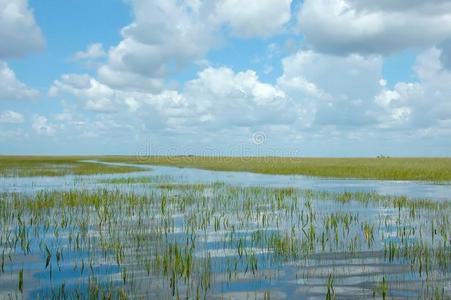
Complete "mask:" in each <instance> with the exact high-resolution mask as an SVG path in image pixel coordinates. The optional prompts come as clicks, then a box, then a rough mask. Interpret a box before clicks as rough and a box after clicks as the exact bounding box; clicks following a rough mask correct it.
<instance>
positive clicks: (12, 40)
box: [0, 0, 45, 59]
mask: <svg viewBox="0 0 451 300" xmlns="http://www.w3.org/2000/svg"><path fill="white" fill-rule="evenodd" d="M0 41H1V43H0V59H5V58H12V57H21V56H23V55H25V54H27V53H29V52H34V51H38V50H42V49H43V48H44V46H45V40H44V37H43V35H42V33H41V30H40V29H39V27H38V26H37V25H36V22H35V20H34V16H33V11H32V10H31V9H30V8H29V7H28V4H27V0H14V1H11V0H0Z"/></svg>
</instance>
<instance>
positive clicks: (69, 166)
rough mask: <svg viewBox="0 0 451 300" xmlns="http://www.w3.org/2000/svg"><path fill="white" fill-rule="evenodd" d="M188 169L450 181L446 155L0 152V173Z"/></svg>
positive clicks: (9, 174)
mask: <svg viewBox="0 0 451 300" xmlns="http://www.w3.org/2000/svg"><path fill="white" fill-rule="evenodd" d="M88 159H92V160H100V161H105V162H123V163H132V164H151V165H164V166H175V167H191V168H199V169H206V170H215V171H240V172H254V173H263V174H284V175H288V174H299V175H307V176H319V177H335V178H362V179H384V180H424V181H433V182H449V181H451V158H290V157H197V156H149V157H136V156H91V157H87V156H54V157H51V156H0V175H1V176H61V175H66V174H76V175H87V174H101V173H125V172H132V171H137V170H140V169H138V168H134V167H123V166H106V165H101V164H92V163H83V162H80V160H88Z"/></svg>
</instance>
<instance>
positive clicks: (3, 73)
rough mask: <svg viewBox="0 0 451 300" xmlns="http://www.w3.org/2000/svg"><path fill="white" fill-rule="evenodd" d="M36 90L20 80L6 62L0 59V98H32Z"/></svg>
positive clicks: (35, 94)
mask: <svg viewBox="0 0 451 300" xmlns="http://www.w3.org/2000/svg"><path fill="white" fill-rule="evenodd" d="M37 95H38V92H37V91H36V90H34V89H32V88H29V87H27V86H26V85H25V84H24V83H22V82H20V81H19V80H18V79H17V78H16V75H15V74H14V71H13V70H11V69H10V68H9V67H8V65H7V64H6V62H2V61H0V100H17V99H26V98H33V97H36V96H37Z"/></svg>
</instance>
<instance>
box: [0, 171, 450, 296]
mask: <svg viewBox="0 0 451 300" xmlns="http://www.w3.org/2000/svg"><path fill="white" fill-rule="evenodd" d="M150 173H152V172H150ZM85 183H86V184H88V183H89V184H94V186H92V185H89V187H90V188H89V189H88V188H86V186H87V185H85ZM450 221H451V206H450V201H434V199H413V198H408V197H405V196H389V195H380V194H377V193H374V192H370V191H368V192H340V193H336V192H330V191H318V190H310V189H299V188H295V187H268V186H242V185H232V184H227V183H224V182H211V183H197V184H192V183H182V182H181V180H180V179H179V178H177V177H171V176H167V175H161V174H158V173H155V174H152V175H146V176H144V175H138V176H128V175H127V174H124V175H123V176H121V177H117V178H116V177H115V178H110V177H109V176H105V177H102V178H96V177H92V178H91V177H89V176H85V177H80V178H78V181H77V184H76V185H74V186H73V188H72V189H70V190H58V189H42V190H39V191H35V192H21V191H4V192H2V193H1V194H0V228H1V229H0V255H1V256H0V298H5V299H16V298H19V299H21V298H33V299H35V298H36V299H49V298H50V299H61V298H63V299H148V298H150V299H296V298H302V299H304V298H311V299H339V298H349V297H353V298H356V299H367V298H380V299H392V298H406V297H411V298H427V299H431V298H434V299H449V297H450V293H451V287H450V284H449V282H451V278H450V277H451V273H450V271H451V265H450V263H451V226H450Z"/></svg>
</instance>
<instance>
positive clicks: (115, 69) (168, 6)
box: [98, 0, 291, 92]
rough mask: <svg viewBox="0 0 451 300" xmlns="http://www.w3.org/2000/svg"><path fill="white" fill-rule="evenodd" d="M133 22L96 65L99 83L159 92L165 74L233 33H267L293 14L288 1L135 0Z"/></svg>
mask: <svg viewBox="0 0 451 300" xmlns="http://www.w3.org/2000/svg"><path fill="white" fill-rule="evenodd" d="M131 4H132V8H133V12H134V16H135V18H134V20H133V22H132V23H131V24H129V25H128V26H126V27H124V28H123V29H122V30H121V34H122V41H121V42H120V43H119V44H118V45H116V46H115V47H112V48H111V49H110V50H109V52H108V62H107V63H106V64H104V65H103V66H101V67H100V68H99V69H98V79H99V81H101V82H103V83H105V84H108V85H109V86H111V87H114V88H117V89H125V90H134V91H145V92H159V91H161V90H163V89H164V88H166V85H167V82H166V80H165V79H166V78H167V77H168V76H171V75H173V74H175V73H177V72H179V71H180V70H181V69H183V68H184V67H186V66H187V65H189V64H193V63H196V62H199V61H203V60H204V59H205V55H206V53H207V52H208V51H209V50H210V49H212V48H214V47H216V46H218V45H219V44H220V43H221V42H222V41H223V38H224V35H223V33H222V29H223V28H224V26H230V28H231V32H232V34H233V35H235V36H238V37H244V38H251V37H268V36H271V35H274V34H276V33H278V32H280V31H282V30H283V26H284V24H285V23H287V22H288V21H289V20H290V18H291V11H290V4H291V0H282V1H281V0H263V1H262V0H259V1H257V0H252V1H245V2H243V1H241V2H239V1H235V0H226V1H200V0H199V1H177V0H154V1H145V0H133V1H131Z"/></svg>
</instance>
